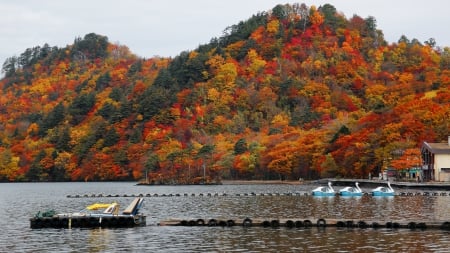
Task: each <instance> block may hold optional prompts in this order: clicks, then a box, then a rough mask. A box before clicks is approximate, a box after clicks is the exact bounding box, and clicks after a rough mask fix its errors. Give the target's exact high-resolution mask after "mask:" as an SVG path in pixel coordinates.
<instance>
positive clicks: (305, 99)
mask: <svg viewBox="0 0 450 253" xmlns="http://www.w3.org/2000/svg"><path fill="white" fill-rule="evenodd" d="M250 15H251V14H250ZM3 73H4V78H3V79H2V80H1V81H0V100H1V101H0V119H1V120H0V128H1V131H0V181H67V180H74V181H78V180H89V181H93V180H142V179H144V178H145V175H148V180H149V181H150V182H154V183H202V182H204V180H206V181H208V182H215V181H219V180H221V179H298V178H305V179H311V178H318V177H329V176H343V177H367V175H368V173H369V172H371V173H372V174H377V173H378V172H380V170H381V169H383V168H386V166H387V165H389V166H392V167H395V168H397V169H404V168H410V167H414V166H417V165H418V164H419V163H420V152H419V147H420V145H421V143H422V141H428V142H440V141H445V140H447V136H448V135H449V134H450V91H449V86H450V79H449V74H450V48H448V47H445V48H441V47H437V46H436V42H435V41H434V39H432V38H431V39H430V40H428V41H425V42H423V43H422V42H419V41H417V40H416V39H412V40H409V39H408V38H406V37H405V36H402V37H401V38H400V39H399V41H398V42H397V43H393V44H388V43H387V42H386V41H385V40H384V38H383V32H382V31H381V30H379V29H377V26H376V19H375V18H374V17H367V18H361V17H359V16H357V15H354V16H353V17H351V18H346V17H345V16H344V15H343V14H341V13H340V12H338V11H337V10H336V8H335V7H334V6H332V5H329V4H326V5H323V6H321V7H318V8H316V7H314V6H311V7H309V6H306V5H304V4H294V5H278V6H275V7H274V8H273V9H272V10H270V11H267V12H261V13H258V14H256V15H253V16H252V17H251V18H249V19H248V20H246V21H241V22H239V23H238V24H235V25H232V26H230V27H228V28H227V29H226V30H225V31H224V35H223V36H222V37H220V38H213V39H211V41H210V43H208V44H206V45H201V46H199V47H198V48H197V49H195V50H192V51H186V52H181V53H180V54H179V55H178V56H176V57H174V58H150V59H145V58H141V57H137V56H135V55H134V54H133V53H132V52H130V50H129V49H128V48H127V47H126V46H125V45H118V44H114V43H111V42H109V41H108V38H107V37H106V36H102V35H98V34H94V33H91V34H87V35H85V36H84V37H83V38H76V39H75V41H74V42H73V44H71V45H68V46H66V47H64V48H58V47H51V46H49V45H47V44H45V45H43V46H36V47H34V48H29V49H26V50H25V51H24V52H23V53H22V54H21V55H19V56H13V57H11V58H9V59H7V61H5V63H4V64H3Z"/></svg>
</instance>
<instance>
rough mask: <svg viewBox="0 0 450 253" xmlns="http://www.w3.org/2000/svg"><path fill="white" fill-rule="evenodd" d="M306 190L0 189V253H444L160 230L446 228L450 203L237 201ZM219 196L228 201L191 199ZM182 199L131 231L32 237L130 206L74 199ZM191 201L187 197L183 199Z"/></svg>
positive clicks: (315, 235)
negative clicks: (341, 225) (40, 224)
mask: <svg viewBox="0 0 450 253" xmlns="http://www.w3.org/2000/svg"><path fill="white" fill-rule="evenodd" d="M310 188H311V187H310V186H288V185H253V186H252V185H250V186H249V185H242V186H240V185H237V186H230V185H228V186H227V185H223V186H205V187H202V186H179V187H168V186H162V187H136V186H134V185H133V184H132V183H56V184H46V183H42V184H20V183H19V184H0V204H1V205H0V215H1V216H2V217H4V219H0V227H1V228H2V230H3V231H8V232H7V233H0V252H35V251H46V252H108V251H109V252H114V251H131V252H142V251H147V252H180V251H185V252H205V251H208V252H211V251H216V252H217V251H218V252H230V251H233V252H236V251H237V252H239V251H240V252H252V251H253V252H260V251H264V252H306V251H307V252H324V251H330V250H331V249H332V250H335V251H340V252H364V251H368V252H407V251H410V250H411V249H414V251H417V252H436V251H438V252H449V250H448V249H450V244H449V241H450V240H448V239H447V238H448V236H449V233H448V232H445V231H440V230H425V231H422V230H408V229H399V230H390V229H384V228H383V229H378V230H374V229H358V228H354V229H353V228H351V229H347V228H346V229H336V228H328V227H327V228H326V229H316V228H309V229H304V228H300V229H297V228H293V229H288V228H284V227H281V228H262V227H251V228H243V227H241V226H236V227H225V228H222V227H160V226H156V224H157V223H158V222H159V221H161V220H164V219H169V218H204V219H209V218H216V219H222V218H223V219H230V218H235V219H243V218H245V217H250V218H253V219H254V218H263V219H264V218H268V219H288V218H292V219H295V218H308V217H315V218H334V219H361V220H385V219H389V220H412V221H420V220H433V219H438V220H450V213H449V212H448V210H449V208H450V201H449V200H450V197H448V196H416V195H414V196H395V197H377V198H374V197H371V196H362V197H341V196H335V197H320V198H318V197H313V196H304V195H301V196H297V195H282V196H235V194H236V193H252V192H253V193H258V194H259V193H267V192H272V193H274V192H279V193H286V192H297V191H300V192H308V191H310V190H311V189H310ZM205 192H212V193H214V192H219V193H227V195H226V196H217V197H209V196H202V197H199V196H198V195H197V196H190V193H195V194H198V193H205ZM92 193H95V194H98V193H103V194H104V195H106V194H144V195H145V194H147V193H151V194H153V193H159V194H162V193H165V194H169V193H172V194H177V193H178V194H181V195H182V196H181V197H148V198H145V202H144V203H145V205H144V207H143V212H144V213H146V214H147V215H148V218H147V221H148V225H149V226H147V227H138V228H133V229H71V230H69V229H42V230H31V229H30V228H29V222H28V218H29V217H30V216H32V215H34V214H35V213H36V212H37V211H39V210H45V209H51V208H54V209H56V210H57V211H60V212H66V211H67V212H70V211H78V210H80V209H82V208H84V206H86V205H88V204H90V203H92V202H96V201H108V202H111V201H117V202H119V204H121V205H122V206H126V205H127V204H128V203H129V202H130V201H131V199H132V198H114V197H113V198H77V199H70V198H66V195H74V194H80V195H84V194H88V195H91V194H92ZM184 193H189V196H186V197H185V196H183V194H184Z"/></svg>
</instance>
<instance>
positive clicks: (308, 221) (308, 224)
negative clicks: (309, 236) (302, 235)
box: [303, 220, 312, 228]
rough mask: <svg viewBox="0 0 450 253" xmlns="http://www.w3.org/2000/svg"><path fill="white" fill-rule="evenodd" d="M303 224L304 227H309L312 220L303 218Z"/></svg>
mask: <svg viewBox="0 0 450 253" xmlns="http://www.w3.org/2000/svg"><path fill="white" fill-rule="evenodd" d="M303 226H305V228H310V227H312V222H311V221H310V220H304V221H303Z"/></svg>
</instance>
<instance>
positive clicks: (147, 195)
mask: <svg viewBox="0 0 450 253" xmlns="http://www.w3.org/2000/svg"><path fill="white" fill-rule="evenodd" d="M311 195H312V194H311V192H285V193H279V192H275V193H273V192H268V193H262V192H261V193H255V192H251V193H218V192H214V193H211V192H207V193H167V194H166V193H153V194H152V193H146V194H143V193H140V194H103V193H99V194H75V195H67V198H131V197H133V198H134V197H223V196H235V197H246V196H311ZM363 195H364V196H371V194H370V193H368V192H365V193H363ZM334 196H339V193H336V194H335V195H334ZM395 196H450V192H428V191H424V192H397V193H396V194H395ZM329 197H333V196H329ZM345 197H350V196H345Z"/></svg>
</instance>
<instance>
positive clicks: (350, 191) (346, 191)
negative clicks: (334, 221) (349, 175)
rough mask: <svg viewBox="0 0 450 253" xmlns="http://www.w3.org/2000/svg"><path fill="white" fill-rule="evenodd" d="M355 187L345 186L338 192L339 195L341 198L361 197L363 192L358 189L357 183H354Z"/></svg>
mask: <svg viewBox="0 0 450 253" xmlns="http://www.w3.org/2000/svg"><path fill="white" fill-rule="evenodd" d="M355 186H356V187H353V186H347V187H344V188H342V189H341V190H339V195H341V196H362V195H363V192H362V190H361V188H359V183H358V182H356V183H355Z"/></svg>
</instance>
